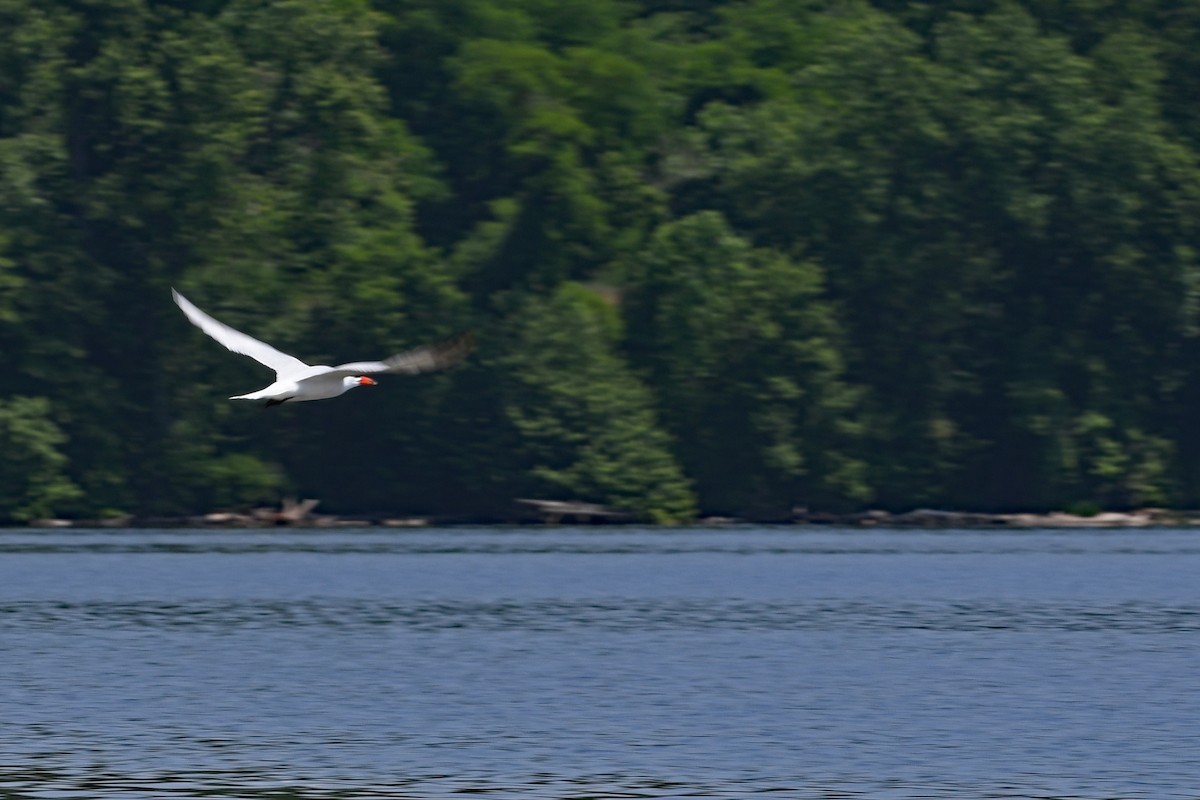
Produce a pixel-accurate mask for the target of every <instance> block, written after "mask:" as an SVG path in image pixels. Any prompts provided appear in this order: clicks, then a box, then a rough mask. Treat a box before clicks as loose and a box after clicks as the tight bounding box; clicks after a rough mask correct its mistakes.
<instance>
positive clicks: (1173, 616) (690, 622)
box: [0, 598, 1200, 633]
mask: <svg viewBox="0 0 1200 800" xmlns="http://www.w3.org/2000/svg"><path fill="white" fill-rule="evenodd" d="M72 625H75V626H86V627H90V628H94V627H108V628H151V629H181V628H185V629H208V630H213V631H231V630H235V629H243V628H267V629H270V628H340V629H353V628H385V627H394V628H402V629H411V630H418V631H433V630H442V629H450V628H456V629H457V628H466V629H479V630H491V631H501V630H521V631H564V630H570V629H575V628H587V629H600V630H608V631H646V630H663V629H682V630H689V629H691V630H705V629H728V630H764V631H788V630H797V631H801V630H810V631H820V630H864V631H873V630H889V631H897V630H925V631H1029V630H1043V631H1044V630H1057V631H1122V632H1127V633H1184V632H1186V633H1194V632H1198V631H1200V605H1194V604H1193V605H1168V604H1160V603H1152V602H1132V601H1131V602H1122V603H1115V604H1110V605H1097V604H1096V603H1094V602H1089V603H1086V604H1083V603H1080V604H1075V603H1066V602H1014V601H1003V602H1000V601H997V602H956V603H933V602H907V603H896V604H891V605H883V604H878V603H872V602H867V601H860V600H854V601H845V600H826V601H802V602H783V601H768V602H761V601H739V600H727V601H717V600H712V599H698V600H693V599H664V600H655V599H647V598H611V599H587V600H566V599H562V598H555V599H549V600H524V599H522V600H515V599H514V600H496V601H490V602H484V601H468V600H439V601H430V602H391V601H384V600H376V599H369V600H364V599H357V598H351V599H343V598H320V599H305V600H299V601H283V600H228V601H221V600H206V599H203V600H194V601H164V600H138V601H86V602H68V601H17V602H6V603H0V629H9V630H13V629H38V628H53V629H61V628H62V627H63V626H72Z"/></svg>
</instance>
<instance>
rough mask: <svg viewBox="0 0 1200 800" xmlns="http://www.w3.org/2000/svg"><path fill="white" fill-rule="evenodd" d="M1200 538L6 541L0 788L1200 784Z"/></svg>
mask: <svg viewBox="0 0 1200 800" xmlns="http://www.w3.org/2000/svg"><path fill="white" fill-rule="evenodd" d="M1198 745H1200V531H1198V532H1190V531H1179V530H1137V531H1118V532H1110V531H1028V532H995V531H986V532H971V531H944V532H942V531H939V532H924V531H886V530H828V529H804V528H769V529H763V528H729V529H727V528H721V529H693V530H665V531H664V530H637V529H618V528H567V529H562V528H559V529H556V528H546V529H503V528H502V529H461V528H459V529H445V530H439V529H425V530H419V531H392V530H381V529H371V530H338V531H320V530H294V531H293V530H287V531H275V530H272V531H177V530H172V531H68V532H57V531H17V530H9V531H0V797H2V798H5V799H6V800H23V799H24V798H55V799H56V800H61V799H63V798H87V799H88V800H91V799H92V798H185V797H186V798H194V797H239V798H268V797H270V798H293V799H294V800H303V799H307V798H321V799H328V800H332V799H333V798H407V799H409V800H426V799H428V798H449V797H457V796H463V795H467V794H475V795H481V796H484V797H498V798H510V797H511V798H521V799H522V800H524V799H525V798H534V799H536V798H562V799H563V800H568V799H570V800H583V799H584V798H684V797H689V798H690V797H716V798H750V797H757V796H768V797H780V798H825V799H828V798H888V799H893V798H1009V799H1010V800H1011V799H1012V798H1068V797H1069V798H1074V799H1076V800H1079V799H1080V798H1085V799H1089V800H1091V799H1095V800H1100V799H1101V798H1143V797H1144V798H1154V799H1155V800H1159V799H1160V798H1189V799H1194V798H1198V797H1200V758H1197V753H1198V752H1200V747H1198Z"/></svg>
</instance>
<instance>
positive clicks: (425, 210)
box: [0, 0, 1200, 521]
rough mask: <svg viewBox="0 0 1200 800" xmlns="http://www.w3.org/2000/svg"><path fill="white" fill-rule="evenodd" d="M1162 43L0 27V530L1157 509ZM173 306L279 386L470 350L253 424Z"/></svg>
mask: <svg viewBox="0 0 1200 800" xmlns="http://www.w3.org/2000/svg"><path fill="white" fill-rule="evenodd" d="M1185 5H1186V4H1185ZM1197 25H1200V15H1198V14H1197V13H1196V12H1195V11H1191V10H1188V9H1187V8H1184V7H1182V6H1181V5H1180V4H1178V3H1169V2H1166V0H1162V1H1161V2H1160V1H1159V0H1147V2H1138V3H1116V4H1114V3H1096V2H1092V1H1091V0H1054V2H1039V3H1032V2H1026V3H1019V2H1014V1H1013V0H987V1H986V2H985V1H983V0H954V1H953V2H947V3H937V4H934V3H916V2H907V0H876V2H871V3H868V2H862V1H861V0H848V1H847V2H837V3H831V2H821V1H819V0H811V1H810V0H805V1H804V2H787V1H785V0H706V1H705V2H677V1H665V2H664V1H657V2H641V1H639V0H567V1H566V2H563V1H562V0H554V1H553V2H552V1H551V0H271V1H270V2H265V1H264V0H192V1H191V2H162V1H161V0H87V1H86V2H84V1H83V0H69V1H67V2H58V3H45V2H35V0H0V353H2V354H3V356H4V359H5V369H4V371H3V372H0V409H3V412H2V415H3V419H5V420H7V422H5V423H4V424H5V425H7V426H8V427H7V428H4V430H5V431H8V432H7V433H5V435H6V436H8V437H9V440H6V442H8V444H7V447H8V448H9V449H11V452H12V453H13V454H14V455H12V456H11V457H8V456H6V457H8V458H9V463H8V465H7V466H6V469H8V467H12V469H8V471H6V472H4V473H3V474H4V478H3V483H2V484H0V498H3V499H2V500H0V503H2V507H0V515H4V516H5V517H6V518H7V519H17V518H22V517H28V516H31V515H37V516H41V515H45V514H51V513H74V514H98V513H101V512H102V511H105V510H114V511H115V510H126V511H136V512H139V513H143V514H158V513H184V512H195V511H202V510H208V509H212V508H223V507H245V506H248V505H252V504H256V503H264V502H277V501H278V499H279V497H280V496H281V495H283V494H285V493H298V494H300V493H302V494H304V495H307V496H314V497H319V498H321V499H322V501H323V503H324V506H323V508H326V509H328V510H333V511H353V512H359V513H375V512H378V513H431V514H442V515H446V516H450V517H454V518H487V519H504V518H506V516H507V515H511V513H512V500H513V498H515V497H523V496H529V495H534V496H540V497H553V498H558V499H579V500H588V501H594V502H606V503H611V504H614V505H619V506H621V507H624V508H627V509H630V510H632V511H634V512H635V513H636V514H637V515H638V516H639V517H641V518H643V519H649V520H661V521H666V520H671V521H673V520H679V519H685V518H687V517H689V516H690V515H692V514H695V513H720V514H739V515H753V516H756V517H761V518H780V517H786V516H788V515H789V514H790V513H791V510H792V509H793V508H794V507H797V506H809V507H812V508H846V507H856V506H862V505H864V504H867V503H879V504H882V505H885V506H888V507H894V508H903V507H911V506H913V505H935V504H942V505H952V506H962V507H971V508H1025V507H1034V508H1046V507H1063V506H1069V505H1072V504H1090V505H1092V506H1100V507H1105V506H1129V505H1135V504H1141V503H1175V504H1194V503H1195V502H1197V501H1200V423H1197V415H1196V414H1195V413H1194V408H1195V407H1196V405H1197V402H1200V370H1198V369H1197V367H1196V364H1198V363H1200V358H1198V357H1200V352H1198V347H1197V343H1198V342H1200V336H1197V331H1200V323H1198V318H1197V311H1198V309H1200V304H1198V302H1197V298H1200V289H1198V287H1200V280H1197V275H1198V274H1200V272H1198V269H1197V268H1198V266H1200V265H1198V264H1197V259H1198V255H1197V254H1198V253H1200V229H1198V227H1197V226H1198V225H1200V223H1198V222H1197V221H1198V220H1200V161H1198V158H1197V148H1198V146H1200V127H1198V126H1197V120H1200V116H1198V115H1197V112H1196V104H1195V103H1194V102H1193V100H1194V97H1195V94H1196V92H1195V89H1196V81H1197V75H1200V70H1197V69H1196V63H1197V62H1196V59H1197V55H1196V53H1197V52H1198V51H1197V49H1196V48H1195V47H1194V46H1193V45H1194V42H1195V38H1196V37H1195V34H1196V31H1197ZM172 285H175V286H179V287H180V288H181V289H182V290H184V291H185V292H186V293H187V294H189V296H191V297H193V298H194V299H195V300H196V301H197V302H198V303H199V304H200V305H201V306H203V307H205V308H206V309H208V310H209V311H211V312H212V313H214V314H215V315H217V316H218V317H220V318H222V319H223V320H225V321H227V322H228V323H230V324H232V325H234V326H236V327H238V328H241V329H244V330H246V331H248V332H250V333H252V334H253V335H255V336H258V337H260V338H263V339H266V340H268V341H271V342H272V343H274V344H276V345H277V346H279V347H281V348H283V349H286V350H288V351H289V352H293V353H295V354H296V355H298V356H300V357H302V358H305V359H306V360H310V361H312V362H316V363H321V362H325V363H328V362H331V361H333V362H336V361H340V360H348V359H352V358H364V357H378V356H382V355H386V354H387V353H389V352H392V351H394V350H398V349H401V348H403V347H407V346H411V345H413V344H416V343H418V342H421V341H426V340H429V339H432V338H437V337H440V336H445V335H449V334H451V333H453V332H455V331H458V330H462V329H467V328H471V329H474V330H476V332H477V336H478V339H479V341H480V343H481V344H480V350H479V352H478V354H477V355H476V356H475V357H474V358H473V359H472V360H471V361H470V362H469V363H468V364H466V365H464V366H463V367H461V368H459V369H457V370H454V371H451V372H449V373H447V374H442V375H436V376H422V377H421V378H420V379H413V380H404V379H401V378H397V379H395V380H394V381H389V383H388V384H387V385H385V386H383V387H381V388H380V389H378V390H374V391H371V392H365V391H364V392H357V393H355V394H354V395H353V396H348V397H346V398H342V399H341V400H339V401H336V402H334V403H325V404H307V405H306V406H301V407H297V408H290V409H275V410H273V411H272V412H271V413H269V414H268V413H266V412H258V411H252V410H251V409H248V408H245V407H235V406H231V405H230V404H228V403H227V402H226V401H225V400H224V399H223V398H224V397H227V396H228V395H231V394H237V393H241V392H244V391H247V390H250V389H253V388H257V387H258V386H262V385H264V384H265V383H266V381H267V379H268V377H269V376H268V375H267V374H265V372H264V371H263V370H262V369H260V368H259V367H257V366H255V365H253V364H251V363H249V362H248V361H246V360H244V359H239V358H238V357H236V356H233V355H231V354H229V353H227V352H226V351H224V350H223V349H222V348H220V347H219V346H218V345H216V344H215V343H214V342H212V341H210V340H208V339H206V338H205V337H203V336H202V335H201V334H199V333H198V332H196V331H195V330H194V329H192V328H191V327H190V326H188V325H187V323H186V322H185V321H184V320H183V319H182V318H181V317H180V315H179V314H178V312H177V310H176V309H175V308H174V306H173V305H171V303H170V302H169V287H170V286H172ZM308 406H311V407H308ZM10 440H11V441H10ZM14 465H15V466H14Z"/></svg>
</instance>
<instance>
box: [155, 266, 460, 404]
mask: <svg viewBox="0 0 1200 800" xmlns="http://www.w3.org/2000/svg"><path fill="white" fill-rule="evenodd" d="M171 296H172V297H174V298H175V303H176V305H178V306H179V307H180V308H181V309H183V313H184V314H186V315H187V318H188V319H189V320H190V321H191V323H192V324H193V325H195V326H196V327H197V328H199V329H200V330H202V331H204V332H205V333H207V334H208V335H209V336H211V337H212V338H214V339H216V340H217V341H218V342H220V343H221V344H223V345H224V346H225V347H227V348H229V349H230V350H232V351H233V352H235V353H241V354H242V355H246V356H250V357H251V358H253V359H254V360H255V361H257V362H258V363H260V364H262V365H263V366H266V367H270V368H271V369H273V370H275V382H274V383H272V384H271V385H270V386H268V387H266V388H265V389H259V390H258V391H257V392H250V393H249V394H239V395H234V396H233V397H231V398H229V399H230V400H266V401H267V402H266V404H265V406H264V408H266V407H270V406H277V405H279V404H280V403H300V402H304V401H307V400H325V399H328V398H330V397H337V396H338V395H340V394H344V393H345V392H348V391H349V390H351V389H353V388H355V387H356V386H374V385H375V381H374V380H372V379H371V378H369V377H367V375H365V374H363V373H371V374H376V373H380V372H399V373H407V374H415V373H418V372H430V371H432V370H436V369H442V368H443V367H448V366H450V365H451V364H454V363H457V362H458V361H461V360H462V359H463V358H464V357H466V355H467V353H469V352H470V351H471V347H472V341H471V336H470V334H463V335H461V336H457V337H455V338H453V339H450V340H448V341H445V342H441V343H438V344H429V345H424V346H422V347H417V348H414V349H412V350H406V351H405V352H403V353H397V354H396V355H394V356H392V357H391V358H385V359H384V360H382V361H352V362H350V363H349V364H339V365H338V366H336V367H327V366H324V365H318V366H309V365H308V364H305V363H304V362H303V361H301V360H300V359H298V358H296V357H295V356H289V355H288V354H287V353H281V352H279V351H278V350H276V349H275V348H274V347H272V346H271V345H269V344H267V343H266V342H260V341H259V340H258V339H255V338H254V337H252V336H247V335H246V334H244V333H242V332H241V331H236V330H234V329H233V328H231V327H229V326H228V325H226V324H225V323H223V322H218V321H217V320H215V319H213V318H212V317H210V316H209V315H208V314H205V313H204V312H203V311H201V310H200V309H198V308H196V306H194V305H192V303H191V301H190V300H188V299H187V298H186V297H184V296H183V295H181V294H180V293H179V292H177V291H175V290H174V289H171Z"/></svg>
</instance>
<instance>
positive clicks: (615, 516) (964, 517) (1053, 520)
mask: <svg viewBox="0 0 1200 800" xmlns="http://www.w3.org/2000/svg"><path fill="white" fill-rule="evenodd" d="M318 505H319V503H318V501H316V500H301V501H284V503H283V504H282V505H281V506H280V507H278V508H256V509H253V510H251V511H245V512H235V511H215V512H212V513H208V514H201V515H193V516H178V517H135V516H132V515H126V516H116V517H111V518H106V519H99V520H97V519H90V520H89V519H37V520H32V521H30V522H29V523H28V525H29V527H34V528H218V529H219V528H276V527H295V528H360V527H382V528H418V527H427V526H439V525H459V526H462V525H538V524H542V525H578V524H582V525H598V524H606V525H622V524H642V523H638V522H637V521H636V520H635V519H634V517H633V516H632V515H630V514H628V513H627V512H624V511H621V510H620V509H614V508H609V507H607V506H602V505H598V504H595V503H585V502H579V501H560V500H525V499H523V500H519V501H517V506H516V507H515V508H514V512H513V514H512V515H511V516H506V517H504V518H489V519H483V518H466V517H464V518H457V517H449V516H443V517H431V516H430V517H427V516H395V515H387V514H374V515H362V516H358V515H355V516H339V515H335V514H319V513H317V512H316V507H317V506H318ZM697 524H699V525H704V526H725V525H745V524H755V525H763V524H769V525H807V526H821V527H846V528H969V529H1031V528H1147V527H1200V511H1181V510H1174V509H1160V508H1145V509H1138V510H1135V511H1105V512H1101V513H1098V514H1090V515H1080V514H1069V513H1065V512H1060V511H1052V512H1048V513H981V512H974V511H946V510H940V509H924V508H923V509H915V510H912V511H904V512H889V511H882V510H871V511H863V512H856V513H849V514H832V513H826V512H810V511H808V510H807V509H795V510H794V511H793V513H792V514H791V516H790V518H779V519H770V520H758V519H738V518H731V517H706V518H702V519H700V520H697Z"/></svg>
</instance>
